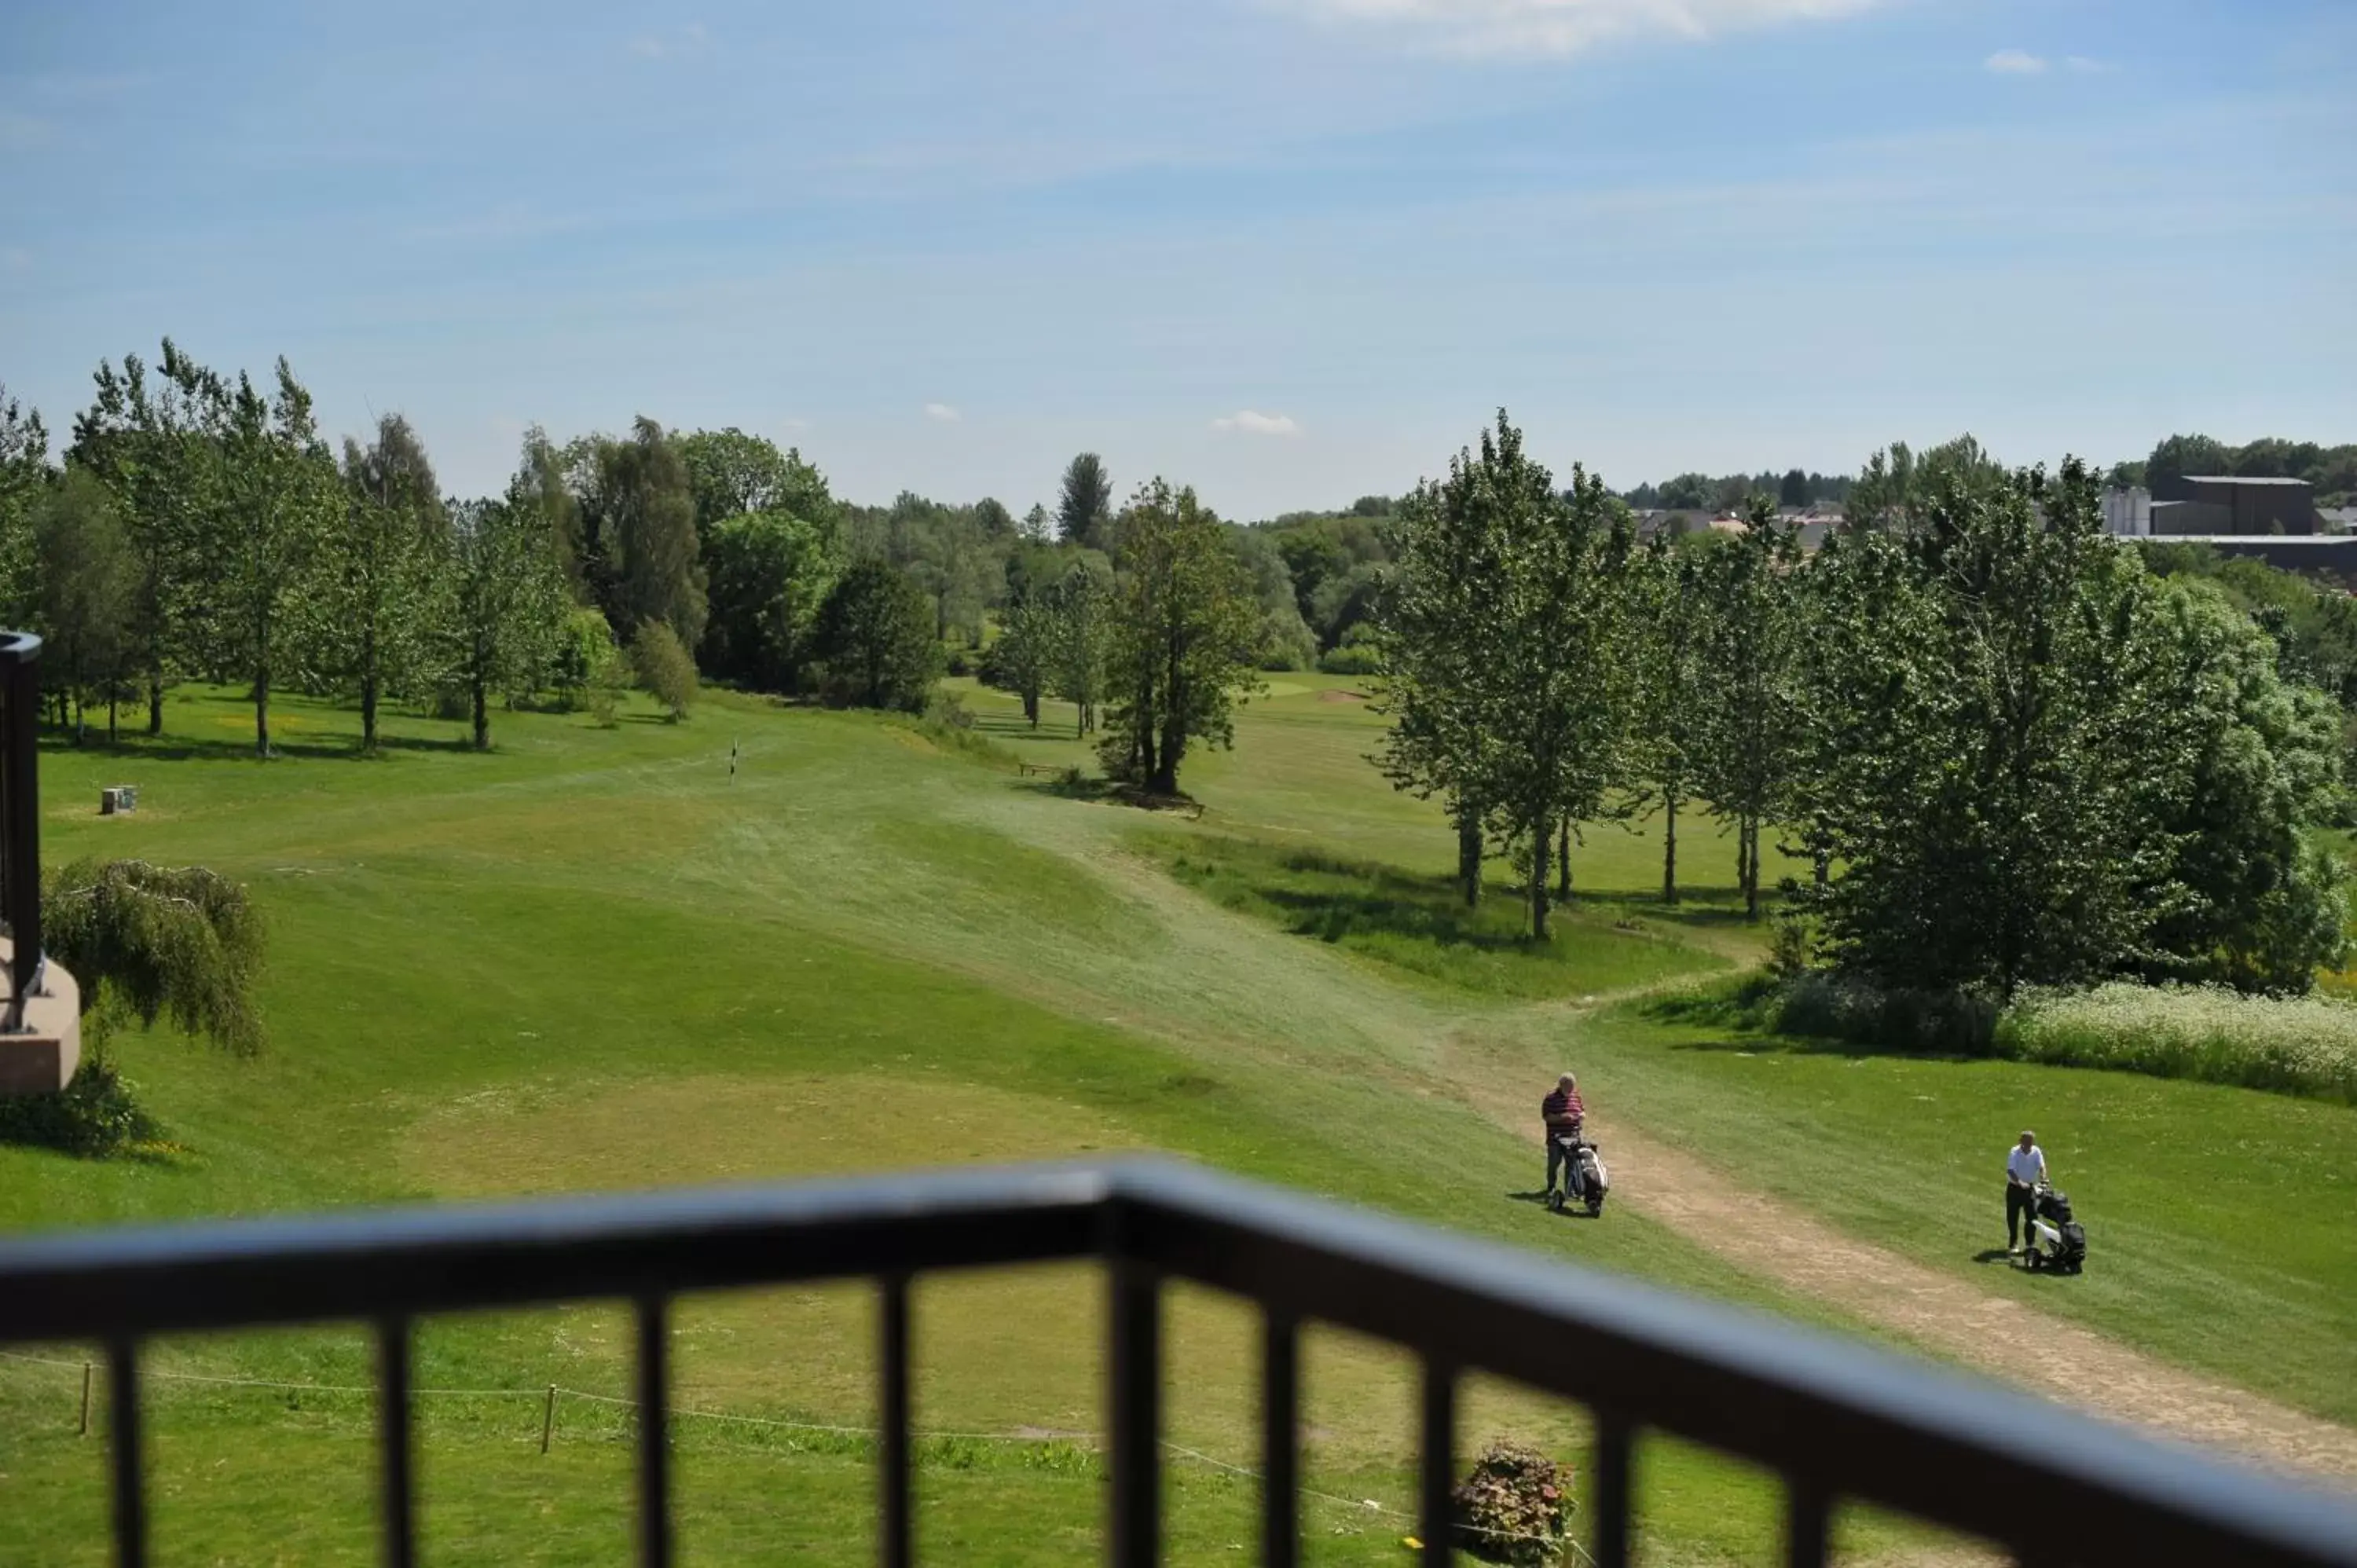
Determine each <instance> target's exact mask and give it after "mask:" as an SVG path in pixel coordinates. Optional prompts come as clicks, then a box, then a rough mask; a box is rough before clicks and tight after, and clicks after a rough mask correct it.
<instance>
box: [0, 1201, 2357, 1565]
mask: <svg viewBox="0 0 2357 1568" xmlns="http://www.w3.org/2000/svg"><path fill="white" fill-rule="evenodd" d="M1087 1258H1094V1259H1099V1260H1101V1261H1102V1262H1103V1263H1104V1265H1105V1266H1106V1268H1107V1269H1108V1270H1109V1272H1110V1275H1111V1290H1110V1292H1109V1300H1110V1304H1111V1305H1110V1321H1109V1322H1108V1324H1107V1332H1108V1334H1109V1337H1110V1345H1111V1357H1110V1360H1109V1363H1108V1365H1109V1382H1110V1389H1109V1416H1110V1422H1109V1428H1108V1431H1109V1439H1108V1450H1107V1454H1106V1459H1107V1463H1108V1466H1109V1471H1110V1475H1111V1478H1112V1485H1111V1488H1110V1491H1111V1498H1110V1508H1111V1513H1110V1517H1109V1521H1108V1522H1109V1531H1108V1536H1107V1546H1108V1555H1109V1558H1110V1560H1111V1561H1112V1562H1113V1563H1115V1564H1119V1565H1121V1568H1146V1565H1147V1564H1150V1563H1155V1562H1157V1559H1158V1556H1159V1551H1160V1537H1161V1526H1160V1507H1161V1494H1162V1487H1161V1477H1160V1471H1159V1465H1160V1457H1161V1445H1160V1443H1159V1436H1160V1430H1161V1423H1162V1413H1161V1412H1162V1395H1163V1381H1164V1370H1163V1356H1162V1287H1163V1283H1164V1282H1165V1281H1168V1280H1186V1281H1194V1282H1197V1283H1201V1284H1206V1285H1211V1286H1214V1287H1217V1288H1219V1289H1222V1290H1225V1291H1229V1292H1232V1293H1234V1294H1238V1295H1241V1296H1244V1297H1248V1298H1250V1299H1251V1300H1253V1301H1254V1302H1256V1303H1258V1304H1259V1305H1260V1306H1261V1308H1262V1310H1263V1313H1264V1321H1265V1336H1264V1338H1263V1353H1262V1363H1261V1381H1262V1389H1263V1400H1262V1444H1263V1452H1262V1455H1261V1460H1262V1470H1261V1474H1262V1477H1263V1480H1262V1509H1261V1515H1262V1519H1261V1542H1260V1549H1261V1560H1262V1561H1263V1562H1264V1563H1268V1564H1271V1565H1272V1568H1292V1565H1293V1564H1294V1563H1297V1560H1298V1557H1299V1537H1298V1529H1297V1502H1298V1498H1297V1490H1298V1486H1299V1467H1298V1456H1299V1434H1298V1420H1297V1412H1298V1404H1297V1400H1298V1392H1297V1390H1298V1368H1299V1361H1298V1352H1297V1347H1298V1344H1299V1336H1300V1332H1301V1326H1302V1325H1303V1324H1304V1323H1306V1322H1310V1321H1318V1322H1323V1323H1329V1324H1333V1325H1337V1326H1342V1327H1345V1328H1351V1329H1355V1330H1358V1331H1360V1332H1361V1333H1365V1334H1370V1335H1374V1336H1377V1337H1382V1338H1384V1339H1388V1340H1391V1341H1394V1342H1395V1343H1397V1344H1399V1345H1403V1346H1405V1347H1406V1348H1409V1349H1411V1350H1413V1351H1414V1352H1415V1353H1416V1354H1417V1355H1418V1356H1419V1357H1420V1358H1421V1360H1422V1363H1423V1378H1422V1388H1423V1392H1422V1420H1421V1455H1422V1457H1421V1460H1420V1483H1419V1498H1420V1507H1421V1514H1422V1540H1423V1541H1424V1543H1425V1544H1424V1556H1425V1561H1426V1564H1427V1565H1428V1568H1438V1565H1440V1564H1445V1563H1448V1560H1449V1557H1450V1553H1451V1543H1452V1537H1453V1535H1454V1532H1453V1530H1451V1528H1450V1502H1449V1488H1450V1485H1451V1482H1452V1480H1453V1478H1454V1473H1455V1457H1456V1454H1455V1451H1456V1435H1457V1434H1456V1428H1457V1391H1458V1381H1459V1380H1460V1378H1461V1377H1462V1376H1463V1375H1464V1374H1466V1373H1469V1372H1485V1373H1494V1374H1498V1375H1501V1376H1503V1377H1506V1378H1510V1379H1514V1380H1519V1381H1521V1382H1523V1383H1526V1384H1529V1385H1531V1386H1533V1387H1535V1388H1538V1389H1541V1390H1544V1391H1549V1392H1553V1393H1555V1394H1560V1395H1563V1396H1566V1397H1567V1398H1569V1399H1572V1400H1576V1401H1578V1402H1582V1403H1584V1404H1586V1405H1587V1407H1588V1408H1589V1410H1590V1411H1591V1412H1593V1414H1594V1417H1595V1419H1596V1423H1597V1433H1598V1437H1597V1448H1596V1459H1595V1464H1594V1470H1593V1475H1592V1486H1591V1488H1590V1494H1589V1498H1588V1500H1587V1510H1588V1516H1589V1520H1590V1521H1591V1524H1592V1529H1593V1536H1594V1547H1595V1557H1596V1560H1597V1562H1598V1563H1599V1564H1601V1565H1603V1568H1622V1565H1623V1564H1625V1563H1628V1562H1629V1560H1630V1544H1631V1495H1632V1487H1631V1454H1632V1444H1633V1441H1634V1439H1635V1437H1636V1436H1637V1434H1639V1433H1640V1432H1641V1431H1644V1430H1655V1431H1660V1432H1664V1433H1670V1434H1676V1435H1678V1436H1681V1437H1685V1438H1689V1439H1693V1440H1695V1441H1697V1442H1700V1443H1704V1444H1709V1445H1711V1446H1714V1447H1717V1448H1719V1449H1722V1450H1725V1451H1727V1452H1728V1453H1731V1454H1734V1455H1740V1456H1742V1457H1744V1458H1747V1459H1749V1460H1751V1461H1754V1462H1755V1463H1757V1464H1759V1465H1760V1466H1765V1467H1767V1468H1769V1469H1771V1470H1773V1471H1775V1472H1776V1473H1778V1474H1779V1475H1780V1476H1781V1477H1782V1479H1783V1483H1784V1487H1785V1492H1786V1498H1787V1504H1788V1507H1787V1530H1786V1559H1787V1561H1788V1562H1790V1563H1793V1564H1796V1565H1804V1568H1816V1565H1818V1564H1822V1563H1824V1562H1825V1560H1826V1555H1827V1534H1828V1527H1829V1522H1830V1520H1831V1516H1832V1510H1833V1509H1834V1507H1835V1504H1836V1503H1837V1502H1840V1501H1843V1500H1848V1499H1855V1500H1857V1501H1861V1502H1868V1503H1874V1504H1879V1505H1883V1506H1886V1507H1889V1508H1893V1509H1900V1510H1903V1511H1905V1512H1907V1513H1910V1514H1914V1515H1917V1516H1919V1517H1921V1518H1922V1519H1925V1520H1931V1521H1933V1522H1935V1523H1938V1524H1942V1525H1946V1526H1950V1527H1953V1528H1954V1529H1956V1530H1962V1531H1964V1532H1966V1533H1968V1534H1972V1535H1976V1536H1980V1537H1983V1538H1986V1539H1987V1540H1989V1541H1994V1542H1996V1543H1998V1544H1999V1545H2002V1546H2004V1547H2007V1548H2009V1549H2010V1550H2011V1551H2012V1552H2014V1553H2015V1554H2016V1556H2017V1558H2018V1561H2019V1562H2021V1563H2025V1564H2062V1563H2077V1564H2098V1563H2135V1564H2140V1565H2143V1564H2159V1563H2208V1564H2224V1563H2236V1564H2255V1563H2285V1564H2289V1563H2299V1564H2335V1565H2338V1568H2352V1565H2357V1507H2352V1504H2351V1502H2350V1501H2349V1500H2348V1499H2346V1498H2341V1497H2339V1496H2335V1495H2332V1494H2329V1493H2326V1492H2322V1491H2315V1490H2309V1489H2307V1488H2305V1487H2299V1486H2297V1485H2294V1484H2292V1483H2290V1482H2288V1481H2286V1480H2282V1479H2278V1478H2276V1477H2271V1476H2267V1475H2264V1474H2261V1473H2259V1472H2256V1471H2253V1470H2246V1469H2244V1468H2241V1467H2239V1466H2229V1465H2227V1464H2223V1463H2221V1462H2218V1461H2216V1460H2213V1459H2211V1458H2208V1457H2205V1456H2202V1455H2198V1454H2196V1453H2194V1452H2192V1451H2191V1450H2188V1449H2179V1448H2176V1447H2172V1446H2169V1445H2166V1444H2159V1443H2157V1442H2153V1441H2150V1440H2147V1439H2145V1438H2142V1437H2138V1436H2136V1435H2135V1434H2130V1433H2128V1432H2126V1431H2124V1430H2121V1429H2118V1428H2115V1427H2112V1426H2108V1425H2105V1424H2103V1423H2098V1422H2096V1421H2093V1420H2091V1419H2089V1418H2087V1417H2084V1416H2081V1415H2078V1414H2075V1413H2073V1412H2070V1411H2067V1410H2064V1409H2062V1408H2061V1407H2059V1406H2055V1405H2051V1404H2048V1403H2046V1402H2042V1401H2040V1400H2036V1399H2032V1398H2030V1397H2029V1396H2027V1395H2024V1394H2020V1393H2016V1392H2013V1391H2008V1390H2006V1389H2002V1388H1999V1387H1997V1386H1996V1385H1994V1384H1991V1383H1987V1382H1985V1381H1981V1380H1975V1379H1971V1378H1967V1377H1964V1376H1962V1375H1959V1374H1955V1373H1951V1372H1946V1371H1943V1370H1940V1369H1934V1368H1932V1367H1929V1366H1926V1365H1922V1364H1919V1363H1916V1362H1912V1361H1909V1360H1906V1359H1901V1358H1900V1357H1896V1356H1893V1355H1890V1354H1889V1353H1887V1352H1884V1351H1880V1350H1878V1349H1874V1348H1869V1347H1867V1346H1864V1345H1860V1344H1857V1343H1853V1342H1850V1341H1846V1340H1843V1339H1840V1338H1837V1337H1831V1336H1828V1335H1824V1334H1818V1333H1813V1332H1807V1331H1803V1330H1801V1329H1797V1328H1792V1327H1789V1326H1784V1325H1781V1324H1779V1323H1777V1322H1774V1321H1773V1320H1771V1319H1769V1318H1766V1317H1763V1316H1756V1315H1753V1314H1749V1313H1745V1312H1740V1311H1737V1310H1734V1309H1730V1308H1727V1307H1722V1306H1717V1305H1710V1304H1707V1303H1704V1302H1699V1301H1695V1300H1690V1299H1687V1298H1685V1297H1683V1296H1679V1295H1675V1294H1670V1293H1667V1292H1663V1291H1660V1290H1656V1289H1653V1288H1651V1287H1649V1286H1645V1285H1641V1284H1638V1283H1631V1282H1629V1281H1626V1280H1621V1279H1617V1278H1613V1277H1609V1276H1607V1275H1604V1274H1601V1273H1596V1272H1594V1271H1591V1270H1588V1269H1584V1268H1579V1267H1575V1266H1571V1265H1568V1264H1560V1263H1552V1262H1544V1261H1542V1260H1539V1259H1536V1258H1534V1257H1533V1256H1531V1255H1529V1254H1527V1253H1523V1252H1518V1251H1511V1250H1508V1249H1505V1248H1501V1247H1498V1246H1494V1245H1491V1244H1488V1243H1483V1242H1478V1241H1474V1240H1468V1239H1465V1238H1463V1237H1459V1236H1455V1235H1451V1234H1449V1233H1447V1232H1444V1231H1439V1230H1431V1229H1427V1228H1425V1227H1421V1226H1415V1225H1411V1224H1407V1223H1405V1222H1402V1221H1399V1220H1394V1219H1383V1218H1380V1217H1377V1216H1375V1215H1372V1214H1368V1213H1364V1212H1361V1211H1357V1210H1353V1209H1348V1208H1340V1207H1338V1206H1336V1205H1333V1204H1330V1203H1326V1202H1323V1201H1318V1200H1313V1199H1309V1198H1304V1197H1297V1196H1293V1195H1290V1194H1286V1193H1283V1192H1279V1191H1275V1190H1273V1189H1271V1188H1268V1187H1258V1186H1254V1185H1251V1184H1248V1183H1245V1182H1242V1181H1238V1180H1234V1179H1232V1178H1230V1177H1226V1176H1216V1175H1212V1174H1211V1173H1208V1172H1205V1171H1201V1170H1198V1169H1195V1168H1193V1167H1189V1166H1185V1165H1173V1164H1167V1163H1163V1162H1158V1161H1137V1162H1130V1161H1121V1162H1113V1163H1109V1164H1102V1165H1043V1166H1033V1167H1028V1168H1015V1169H1007V1170H999V1171H985V1172H974V1171H971V1170H958V1171H954V1172H951V1171H943V1172H938V1173H929V1174H921V1175H913V1176H889V1177H882V1178H876V1179H868V1180H857V1181H845V1182H828V1183H816V1184H806V1185H799V1186H786V1187H739V1188H726V1189H705V1190H698V1191H682V1192H666V1193H648V1194H641V1195H639V1196H635V1197H600V1198H584V1199H576V1200H568V1201H557V1202H542V1203H533V1204H521V1205H516V1206H512V1207H504V1208H425V1209H411V1210H403V1211H395V1212H355V1213H349V1214H341V1215H335V1216H330V1217H328V1218H322V1219H258V1220H240V1221H234V1222H228V1223H220V1224H210V1225H195V1226H183V1227H173V1228H163V1229H130V1230H99V1231H85V1232H75V1233H68V1234H60V1235H54V1236H46V1237H37V1238H32V1239H27V1240H9V1241H0V1344H5V1343H7V1342H9V1341H12V1340H14V1341H28V1340H62V1339H82V1340H92V1339H95V1340H99V1341H102V1342H103V1343H104V1344H105V1346H106V1348H107V1349H106V1354H107V1359H108V1363H109V1366H110V1369H111V1373H112V1375H111V1377H110V1379H109V1388H110V1394H109V1399H110V1403H111V1407H112V1420H111V1422H110V1423H109V1442H110V1446H111V1462H112V1467H113V1532H114V1539H115V1547H116V1553H117V1561H118V1562H119V1563H122V1564H124V1568H140V1565H141V1564H143V1563H145V1561H146V1556H147V1522H146V1520H147V1516H146V1507H145V1480H144V1473H143V1459H142V1450H141V1441H140V1385H139V1352H140V1346H141V1342H142V1341H143V1339H145V1338H146V1337H149V1336H152V1335H156V1334H161V1333H167V1332H180V1331H187V1330H204V1329H225V1328H236V1327H246V1326H264V1325H283V1324H294V1323H310V1322H319V1321H332V1320H339V1319H340V1320H358V1321H362V1322H369V1323H372V1324H373V1325H374V1326H375V1330H376V1342H377V1348H378V1379H377V1380H378V1387H379V1397H378V1411H379V1420H380V1424H381V1463H382V1540H383V1546H384V1560H385V1562H387V1563H390V1564H392V1565H393V1568H409V1565H410V1564H413V1563H414V1562H415V1561H416V1544H415V1541H416V1537H415V1515H414V1499H415V1487H414V1467H413V1448H414V1434H413V1431H412V1426H411V1403H412V1400H411V1395H410V1392H409V1391H410V1386H411V1385H410V1343H411V1330H412V1325H413V1324H414V1321H415V1320H416V1319H417V1318H418V1317H419V1316H422V1315H425V1314H431V1313H441V1312H451V1311H457V1310H462V1309H468V1308H478V1307H498V1306H516V1305H526V1304H531V1303H554V1302H561V1301H577V1300H583V1299H594V1298H601V1297H602V1298H619V1299H623V1300H627V1301H630V1302H631V1303H633V1304H635V1308H636V1321H637V1328H638V1332H637V1354H636V1373H635V1379H636V1394H637V1404H638V1409H639V1412H640V1419H639V1423H638V1427H637V1436H636V1443H637V1471H638V1492H639V1497H638V1506H639V1522H640V1529H639V1559H640V1563H643V1564H645V1565H647V1568H664V1565H666V1564H668V1563H670V1562H671V1561H672V1514H671V1503H670V1493H671V1483H670V1464H671V1459H670V1454H671V1447H670V1440H669V1435H668V1432H667V1425H666V1415H665V1404H664V1397H665V1390H666V1385H667V1382H668V1370H667V1369H668V1366H669V1345H670V1335H669V1330H668V1326H667V1322H668V1311H669V1306H670V1304H671V1302H672V1300H673V1298H674V1297H675V1296H677V1295H678V1294H682V1293H683V1292H690V1291H699V1290H713V1289H719V1288H724V1287H729V1286H744V1285H759V1284H775V1283H785V1282H791V1281H810V1280H818V1279H833V1278H842V1277H847V1276H863V1275H864V1276H869V1277H873V1278H875V1279H876V1280H877V1281H878V1282H879V1285H880V1290H879V1293H878V1294H879V1301H880V1310H879V1313H878V1319H877V1334H878V1338H879V1350H880V1354H879V1356H878V1358H877V1366H878V1369H879V1376H880V1379H881V1389H880V1391H879V1392H880V1399H879V1406H880V1410H881V1413H882V1422H881V1426H882V1436H881V1438H880V1444H879V1452H880V1456H881V1463H880V1466H879V1471H880V1474H879V1477H878V1482H879V1487H878V1490H879V1499H880V1509H881V1512H880V1535H879V1540H880V1542H881V1552H880V1556H881V1562H882V1563H883V1565H884V1568H907V1565H908V1563H909V1561H910V1558H911V1541H910V1535H909V1517H910V1516H909V1278H910V1276H911V1274H913V1273H916V1272H918V1271H921V1270H939V1269H966V1268H974V1267H980V1266H988V1265H1006V1264H1017V1263H1028V1262H1048V1261H1056V1260H1075V1259H1087Z"/></svg>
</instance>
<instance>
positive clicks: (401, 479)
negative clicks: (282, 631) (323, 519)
mask: <svg viewBox="0 0 2357 1568" xmlns="http://www.w3.org/2000/svg"><path fill="white" fill-rule="evenodd" d="M343 480H344V496H343V505H342V507H341V509H340V510H339V511H338V513H337V514H336V516H335V517H334V519H333V521H331V523H330V524H329V526H328V531H327V532H326V535H325V537H324V538H323V539H322V540H321V542H320V543H321V547H320V550H319V555H318V561H319V572H318V580H317V584H316V591H315V592H314V594H313V595H312V596H311V604H310V608H311V609H312V611H313V614H312V617H311V619H312V623H313V624H312V628H311V632H310V637H309V641H310V644H311V647H312V648H313V650H315V660H314V661H315V663H316V664H317V667H318V668H319V669H320V670H321V671H323V672H324V673H326V674H327V675H328V677H329V678H330V679H332V680H334V681H336V682H338V683H339V684H340V685H342V686H343V687H345V688H346V689H348V690H352V691H356V692H357V693H359V695H360V701H361V750H362V751H364V752H373V751H375V750H376V749H377V710H378V707H379V705H380V703H382V700H383V698H384V696H385V694H386V693H388V692H398V691H402V690H404V689H406V688H408V687H410V686H411V685H413V684H414V682H415V681H416V679H417V677H418V675H419V673H420V672H421V670H422V665H423V660H425V654H426V650H427V645H428V640H429V639H430V637H431V635H432V627H431V625H430V621H431V618H432V614H433V611H434V609H435V600H434V591H435V578H436V572H437V570H438V568H439V565H440V561H441V556H442V553H443V552H444V550H445V549H446V548H447V544H448V535H449V519H448V516H447V513H446V511H445V510H444V507H443V501H442V497H441V494H440V491H439V489H437V487H436V484H435V479H434V468H433V466H432V464H431V463H430V462H429V461H428V460H427V458H426V456H425V445H424V443H422V442H421V441H419V439H418V438H417V434H416V432H415V431H414V430H413V429H411V428H410V425H409V422H408V421H407V420H405V419H404V418H403V417H402V416H401V415H399V414H397V413H389V414H386V415H384V416H383V417H382V418H381V419H380V420H378V422H377V431H376V439H375V440H374V441H373V442H371V444H370V445H369V446H365V447H363V446H361V444H360V443H359V442H357V441H353V440H350V439H349V438H348V439H347V440H346V441H345V442H344V462H343Z"/></svg>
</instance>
